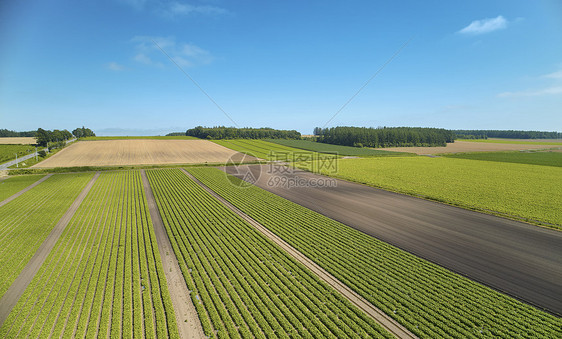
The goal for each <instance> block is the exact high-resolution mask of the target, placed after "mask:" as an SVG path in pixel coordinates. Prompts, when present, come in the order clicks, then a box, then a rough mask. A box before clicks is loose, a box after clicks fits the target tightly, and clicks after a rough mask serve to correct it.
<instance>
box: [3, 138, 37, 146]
mask: <svg viewBox="0 0 562 339" xmlns="http://www.w3.org/2000/svg"><path fill="white" fill-rule="evenodd" d="M34 143H35V138H31V137H29V138H28V137H16V138H0V144H1V145H32V144H34Z"/></svg>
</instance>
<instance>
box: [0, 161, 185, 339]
mask: <svg viewBox="0 0 562 339" xmlns="http://www.w3.org/2000/svg"><path fill="white" fill-rule="evenodd" d="M70 176H71V175H67V177H70ZM80 176H84V175H80ZM0 336H2V337H16V336H18V337H19V336H23V337H26V336H29V337H34V338H35V337H51V336H52V337H112V338H116V337H128V338H131V337H134V338H143V337H147V338H154V337H160V338H165V337H171V338H177V337H178V332H177V326H176V322H175V315H174V310H173V307H172V304H171V301H170V296H169V293H168V290H167V286H166V280H165V276H164V272H163V270H162V264H161V261H160V256H159V253H158V249H157V245H156V240H155V235H154V231H153V229H152V224H151V221H150V217H149V215H148V208H147V203H146V198H145V195H144V190H143V187H142V183H141V178H140V174H139V172H137V171H127V172H113V173H112V172H106V173H103V174H102V175H101V176H100V177H99V178H98V179H97V181H96V182H95V184H94V186H93V188H92V189H91V191H90V192H89V194H88V196H87V197H86V199H85V200H84V201H83V203H82V205H81V206H80V207H79V209H78V211H77V212H76V214H75V215H74V217H73V219H72V220H71V221H70V223H69V224H68V226H67V227H66V229H65V230H64V232H63V234H62V235H61V237H60V239H59V241H58V242H57V244H56V246H55V247H54V248H53V249H52V251H51V253H50V254H49V256H48V257H47V259H46V261H45V263H44V264H43V266H42V267H41V269H40V270H39V272H38V273H37V274H36V275H35V277H34V279H33V281H32V282H31V284H30V285H29V286H28V288H27V289H26V291H25V293H24V294H23V296H22V297H21V298H20V299H19V301H18V304H17V305H16V306H15V308H14V309H13V310H12V312H11V313H10V315H9V317H8V319H7V320H6V321H5V322H4V324H3V326H2V327H1V328H0Z"/></svg>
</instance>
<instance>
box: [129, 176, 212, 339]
mask: <svg viewBox="0 0 562 339" xmlns="http://www.w3.org/2000/svg"><path fill="white" fill-rule="evenodd" d="M140 172H141V178H142V185H143V187H144V191H145V193H146V200H147V202H148V210H149V212H150V218H151V219H152V225H153V227H154V233H155V235H156V243H157V244H158V251H159V252H160V258H161V259H162V266H163V268H164V274H165V275H166V283H167V284H168V291H169V292H170V297H171V299H172V304H173V305H174V311H175V312H174V313H175V314H176V323H177V326H178V332H179V334H180V337H182V338H204V337H205V335H204V333H203V327H202V326H201V321H200V320H199V316H198V315H197V310H196V309H195V306H194V305H193V303H192V302H191V299H190V298H189V295H190V292H189V289H188V288H187V285H186V283H185V280H184V278H183V275H182V273H181V270H180V266H179V264H178V259H177V258H176V254H175V253H174V250H173V248H172V244H171V243H170V239H168V234H167V232H166V229H165V228H164V223H163V221H162V216H161V215H160V211H159V210H158V206H157V205H156V199H155V198H154V193H153V192H152V187H151V186H150V182H149V181H148V178H147V176H146V172H145V170H144V169H142V170H141V171H140ZM182 318H183V319H182Z"/></svg>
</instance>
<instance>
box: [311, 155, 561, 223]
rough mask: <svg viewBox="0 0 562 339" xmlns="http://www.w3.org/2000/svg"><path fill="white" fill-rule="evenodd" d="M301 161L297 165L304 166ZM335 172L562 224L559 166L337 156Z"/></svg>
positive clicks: (413, 192) (382, 185)
mask: <svg viewBox="0 0 562 339" xmlns="http://www.w3.org/2000/svg"><path fill="white" fill-rule="evenodd" d="M308 166H309V165H308V164H303V165H302V166H301V167H302V168H305V169H306V168H307V167H308ZM327 174H329V175H334V176H336V177H338V178H342V179H346V180H350V181H354V182H359V183H363V184H367V185H371V186H374V187H380V188H384V189H389V190H392V191H397V192H401V193H406V194H411V195H414V196H422V197H427V198H430V199H433V200H437V201H443V202H447V203H451V204H455V205H459V206H462V207H468V208H473V209H478V210H481V211H488V212H489V211H494V212H497V213H500V214H502V215H506V216H512V217H518V218H523V219H529V220H535V221H538V222H542V223H546V224H554V225H558V226H555V227H558V228H559V227H560V225H562V209H560V206H562V193H561V192H562V181H561V180H560V178H562V168H560V167H554V166H539V165H528V164H517V163H507V162H492V161H474V160H467V159H454V158H447V157H439V158H429V157H407V158H394V157H391V158H371V159H342V160H340V161H339V162H338V169H337V174H333V173H327Z"/></svg>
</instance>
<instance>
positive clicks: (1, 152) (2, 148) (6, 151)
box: [0, 145, 35, 164]
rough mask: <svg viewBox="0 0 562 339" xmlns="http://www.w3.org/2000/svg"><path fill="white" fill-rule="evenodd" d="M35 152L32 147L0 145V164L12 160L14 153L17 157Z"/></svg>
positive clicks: (14, 156)
mask: <svg viewBox="0 0 562 339" xmlns="http://www.w3.org/2000/svg"><path fill="white" fill-rule="evenodd" d="M33 152H35V146H32V145H0V164H3V163H5V162H8V161H10V160H14V159H15V158H16V153H17V155H18V157H21V156H24V155H28V154H30V153H33Z"/></svg>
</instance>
